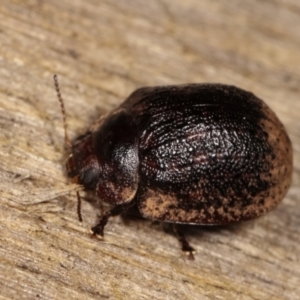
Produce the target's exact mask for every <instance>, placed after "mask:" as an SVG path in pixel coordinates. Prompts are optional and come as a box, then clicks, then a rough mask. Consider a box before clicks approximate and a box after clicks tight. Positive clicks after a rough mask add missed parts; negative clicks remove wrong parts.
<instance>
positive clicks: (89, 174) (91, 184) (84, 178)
mask: <svg viewBox="0 0 300 300" xmlns="http://www.w3.org/2000/svg"><path fill="white" fill-rule="evenodd" d="M98 179H99V172H98V171H97V170H96V169H95V168H90V169H87V170H86V171H84V172H83V173H82V174H80V178H79V182H80V184H82V185H83V186H84V187H85V188H86V189H87V190H94V189H95V188H96V185H97V182H98Z"/></svg>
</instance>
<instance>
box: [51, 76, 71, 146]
mask: <svg viewBox="0 0 300 300" xmlns="http://www.w3.org/2000/svg"><path fill="white" fill-rule="evenodd" d="M53 79H54V86H55V90H56V94H57V98H58V101H59V103H60V107H61V112H62V116H63V123H64V130H65V143H66V145H68V147H70V148H72V143H71V142H70V139H69V136H68V130H67V129H68V127H67V120H66V110H65V104H64V100H63V98H62V96H61V93H60V88H59V84H58V78H57V75H56V74H55V75H54V76H53Z"/></svg>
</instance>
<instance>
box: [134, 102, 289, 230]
mask: <svg viewBox="0 0 300 300" xmlns="http://www.w3.org/2000/svg"><path fill="white" fill-rule="evenodd" d="M262 107H263V112H264V114H265V118H264V119H262V120H261V127H262V130H263V131H265V132H267V133H268V143H269V145H270V146H271V148H272V156H271V155H269V156H267V157H266V160H268V161H269V162H270V165H271V170H269V171H268V172H266V173H263V174H261V175H260V177H261V178H262V179H265V180H267V181H268V182H270V188H269V189H268V190H266V191H262V192H260V193H259V194H258V195H256V196H254V197H253V198H252V201H251V204H250V205H248V206H246V207H243V206H242V205H239V203H237V205H235V206H234V207H230V206H228V205H227V204H228V202H229V201H228V200H229V198H222V203H223V205H222V206H220V207H217V206H215V205H213V204H212V205H211V206H210V208H208V209H206V210H204V209H201V210H200V211H199V210H195V209H182V208H180V207H179V202H180V200H179V199H178V197H177V195H175V194H164V193H162V191H160V190H154V189H147V188H145V189H143V190H142V192H141V202H140V203H139V209H140V211H141V213H142V214H143V216H144V217H146V218H149V219H155V220H163V221H167V222H177V223H196V224H203V225H207V224H227V223H235V222H239V221H245V220H249V219H254V218H256V217H259V216H261V215H264V214H266V213H267V212H269V211H270V210H272V209H274V208H275V207H276V206H277V205H278V204H279V203H280V202H281V200H282V199H283V198H284V196H285V195H286V193H287V190H288V188H289V186H290V184H291V179H292V167H293V165H292V163H293V155H292V145H291V142H290V139H289V137H288V135H287V133H286V130H285V128H284V127H283V125H282V123H281V122H280V121H279V119H278V118H277V116H276V115H275V113H274V112H273V111H272V110H271V109H270V108H269V107H268V106H267V105H265V104H264V103H262ZM200 181H201V179H200ZM233 194H234V193H233ZM215 216H218V219H216V217H215Z"/></svg>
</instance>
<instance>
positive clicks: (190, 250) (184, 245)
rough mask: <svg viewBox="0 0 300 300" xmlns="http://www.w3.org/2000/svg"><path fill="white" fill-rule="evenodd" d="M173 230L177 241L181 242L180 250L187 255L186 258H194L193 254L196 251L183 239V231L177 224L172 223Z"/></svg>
mask: <svg viewBox="0 0 300 300" xmlns="http://www.w3.org/2000/svg"><path fill="white" fill-rule="evenodd" d="M173 231H174V233H175V235H176V237H177V240H178V242H179V243H180V244H181V251H182V252H183V253H184V254H186V255H187V257H188V259H190V260H194V254H195V253H196V251H195V249H194V248H193V247H192V246H190V244H189V243H188V241H187V240H186V239H185V236H184V234H183V232H182V231H181V230H180V229H179V227H178V225H177V224H173Z"/></svg>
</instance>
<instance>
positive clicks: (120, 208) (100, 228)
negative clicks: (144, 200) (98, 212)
mask: <svg viewBox="0 0 300 300" xmlns="http://www.w3.org/2000/svg"><path fill="white" fill-rule="evenodd" d="M134 203H135V202H134V201H131V202H129V203H126V204H123V205H116V206H115V207H114V208H112V209H111V210H109V211H107V212H105V213H104V215H103V216H102V217H101V219H100V221H99V223H98V224H97V225H96V226H94V227H92V228H91V231H92V233H93V234H92V237H99V238H101V239H102V238H103V236H104V227H105V226H106V224H107V222H108V219H109V218H110V217H116V216H118V215H120V214H122V213H123V212H124V211H125V210H127V209H128V208H130V207H131V206H132V205H134Z"/></svg>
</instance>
